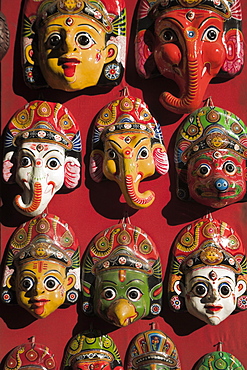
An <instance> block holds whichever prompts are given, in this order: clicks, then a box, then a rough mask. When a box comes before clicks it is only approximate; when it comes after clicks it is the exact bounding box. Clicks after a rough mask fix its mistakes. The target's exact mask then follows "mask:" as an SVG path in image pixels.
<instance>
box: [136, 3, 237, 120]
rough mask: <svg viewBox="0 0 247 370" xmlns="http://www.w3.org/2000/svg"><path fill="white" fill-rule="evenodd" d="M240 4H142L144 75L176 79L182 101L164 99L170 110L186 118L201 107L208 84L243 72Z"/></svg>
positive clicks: (139, 51) (139, 43)
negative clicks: (215, 79) (213, 80)
mask: <svg viewBox="0 0 247 370" xmlns="http://www.w3.org/2000/svg"><path fill="white" fill-rule="evenodd" d="M241 20H242V13H241V5H240V0H234V1H228V0H227V1H223V0H217V1H211V0H194V1H189V0H166V1H160V0H156V1H155V2H154V3H151V2H149V1H147V0H141V2H140V6H139V13H138V29H137V36H136V65H137V70H138V73H139V74H140V75H141V76H142V77H144V78H149V77H152V76H155V75H157V72H158V73H160V74H161V75H163V76H165V77H167V78H169V79H171V80H174V81H175V82H176V84H177V85H178V87H179V89H180V96H179V97H175V96H173V95H172V94H171V93H170V92H163V93H162V94H161V96H160V102H161V104H162V105H163V106H164V107H165V108H166V109H168V110H170V111H172V112H175V113H178V114H181V113H182V114H183V113H190V112H192V111H193V110H195V109H197V108H199V107H200V105H201V103H202V100H203V98H204V94H205V91H206V89H207V86H208V84H209V83H210V81H211V80H212V79H213V78H214V77H217V78H220V79H222V80H226V79H229V78H232V77H234V76H235V75H237V74H239V73H240V72H241V69H242V67H243V53H244V52H243V34H242V32H241Z"/></svg>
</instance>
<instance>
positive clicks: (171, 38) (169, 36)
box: [160, 28, 178, 43]
mask: <svg viewBox="0 0 247 370" xmlns="http://www.w3.org/2000/svg"><path fill="white" fill-rule="evenodd" d="M160 37H161V38H162V40H163V41H164V42H167V43H168V42H175V41H178V38H177V35H176V33H175V32H174V31H173V30H172V29H171V28H166V29H165V30H163V31H162V32H161V34H160Z"/></svg>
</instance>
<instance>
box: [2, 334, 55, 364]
mask: <svg viewBox="0 0 247 370" xmlns="http://www.w3.org/2000/svg"><path fill="white" fill-rule="evenodd" d="M20 369H32V370H57V369H58V365H57V364H56V361H55V358H54V354H53V353H52V352H51V351H50V349H49V348H48V347H47V346H45V345H43V344H39V343H35V342H34V341H33V340H32V342H29V343H24V344H21V345H19V346H17V347H15V348H14V349H13V350H12V351H11V352H10V353H9V355H8V357H7V359H6V361H5V364H4V370H20Z"/></svg>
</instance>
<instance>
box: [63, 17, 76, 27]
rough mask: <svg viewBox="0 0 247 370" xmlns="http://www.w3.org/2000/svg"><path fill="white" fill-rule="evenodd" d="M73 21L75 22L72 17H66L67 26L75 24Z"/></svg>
mask: <svg viewBox="0 0 247 370" xmlns="http://www.w3.org/2000/svg"><path fill="white" fill-rule="evenodd" d="M73 23H74V21H73V19H72V18H71V17H68V18H66V20H65V24H66V25H67V26H72V25H73Z"/></svg>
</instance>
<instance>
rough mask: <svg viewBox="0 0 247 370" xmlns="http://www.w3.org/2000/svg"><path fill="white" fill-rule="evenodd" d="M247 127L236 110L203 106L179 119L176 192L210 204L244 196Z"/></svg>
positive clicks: (239, 199)
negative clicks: (234, 112)
mask: <svg viewBox="0 0 247 370" xmlns="http://www.w3.org/2000/svg"><path fill="white" fill-rule="evenodd" d="M246 159H247V127H246V125H245V124H244V122H243V121H242V120H241V119H240V118H238V117H237V116H236V115H235V114H233V113H231V112H229V111H227V110H224V109H222V108H218V107H214V106H211V107H209V106H208V107H203V108H201V109H198V110H196V111H195V112H193V113H192V114H191V115H189V116H188V117H186V119H185V120H184V121H183V122H182V124H181V126H180V128H179V131H178V134H177V138H176V143H175V164H176V171H177V196H178V197H179V199H181V200H189V199H191V198H192V199H194V200H195V201H196V202H198V203H201V204H204V205H206V206H209V207H213V208H221V207H224V206H227V205H229V204H232V203H235V202H238V201H241V200H244V199H243V198H244V197H245V194H246Z"/></svg>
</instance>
